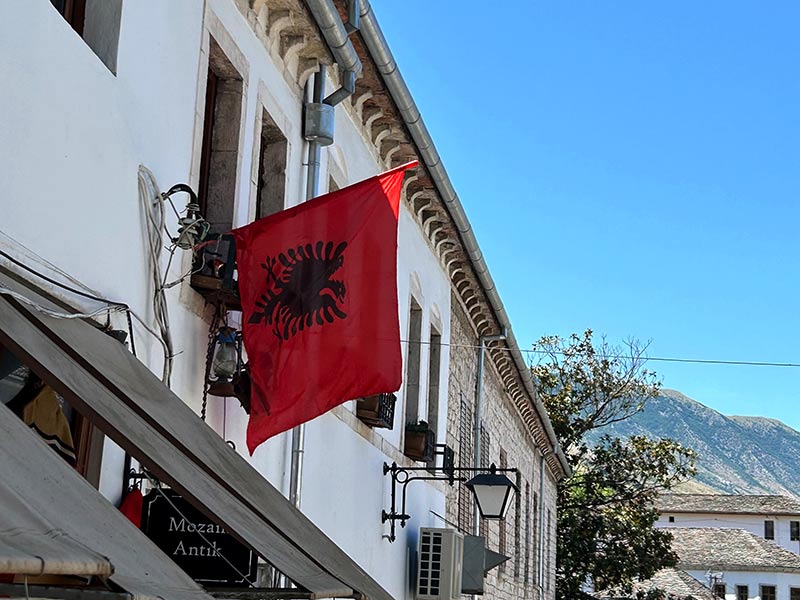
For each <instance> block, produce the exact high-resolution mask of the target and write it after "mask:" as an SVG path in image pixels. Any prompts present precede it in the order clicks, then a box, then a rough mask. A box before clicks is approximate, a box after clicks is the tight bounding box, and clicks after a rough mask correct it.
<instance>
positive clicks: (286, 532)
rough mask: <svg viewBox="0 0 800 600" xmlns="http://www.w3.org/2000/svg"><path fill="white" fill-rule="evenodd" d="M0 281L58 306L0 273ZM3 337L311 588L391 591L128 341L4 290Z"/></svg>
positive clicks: (322, 593)
mask: <svg viewBox="0 0 800 600" xmlns="http://www.w3.org/2000/svg"><path fill="white" fill-rule="evenodd" d="M3 288H6V289H11V290H13V291H14V292H16V293H18V294H23V295H25V296H26V297H27V298H29V299H31V300H32V301H34V302H35V303H37V304H39V305H44V306H48V307H50V308H53V309H56V310H62V311H63V308H61V309H59V308H57V307H55V305H53V304H51V303H50V302H49V301H48V300H46V299H45V298H43V297H42V296H40V295H38V294H37V293H36V292H34V291H33V290H31V289H30V288H29V287H27V286H23V285H21V284H20V283H18V282H17V281H15V280H13V279H11V278H9V277H7V276H5V275H3V274H2V273H0V289H3ZM0 343H2V344H3V345H5V346H6V347H7V348H9V349H10V350H11V351H12V352H13V353H15V354H16V355H17V356H19V357H20V358H21V359H22V360H24V361H25V362H26V363H27V364H28V365H29V366H30V367H31V368H32V369H33V370H34V371H36V373H37V374H38V375H39V376H40V377H41V378H42V379H44V380H45V381H46V382H47V383H48V384H49V385H50V386H51V387H53V388H54V389H55V390H56V391H58V393H59V394H61V395H62V396H64V397H65V398H66V399H67V400H68V401H69V403H70V404H71V405H72V406H74V407H75V408H77V409H78V410H79V411H80V412H81V413H83V414H84V416H86V417H87V418H89V419H90V420H91V421H92V422H94V423H95V425H97V426H98V427H99V428H100V429H101V430H102V431H103V432H104V433H105V434H106V435H107V436H108V437H110V438H111V439H113V440H114V441H115V442H116V443H117V444H119V445H120V446H121V447H122V448H124V449H125V450H126V451H127V452H129V453H130V454H131V455H132V456H133V457H134V458H135V459H136V460H138V461H139V462H140V463H141V464H143V465H144V466H145V467H146V468H147V469H148V470H149V471H151V472H152V473H154V474H155V475H156V476H157V477H158V478H159V479H160V480H161V481H163V482H165V483H168V484H169V485H170V486H171V487H172V488H173V489H175V490H177V491H178V492H179V493H180V494H181V495H182V496H184V497H185V498H186V499H187V500H189V501H190V502H192V503H193V504H195V506H196V507H197V508H198V509H199V510H201V511H203V512H204V513H206V515H207V516H208V517H209V518H211V519H212V520H214V521H215V522H216V523H218V524H219V525H221V526H223V527H225V529H226V530H228V531H230V532H231V533H232V534H233V535H235V536H236V537H238V538H239V539H240V540H241V541H242V542H243V543H245V544H246V545H247V546H249V547H250V548H252V549H253V550H255V551H256V552H257V553H258V554H259V555H260V556H261V557H262V558H264V559H265V560H266V561H268V562H269V563H270V564H272V565H273V566H275V567H276V568H277V569H278V570H279V571H280V572H282V573H283V574H285V575H286V576H287V577H289V578H290V579H291V580H292V581H294V582H295V583H297V584H298V585H300V586H302V587H303V588H305V589H307V590H308V591H309V592H311V594H312V595H313V596H315V597H318V598H333V597H356V598H362V599H369V600H392V596H391V595H390V594H389V593H388V592H386V590H384V589H383V588H382V587H381V586H380V585H379V584H378V583H377V582H376V581H375V580H374V579H372V577H370V576H369V575H368V574H367V573H366V572H365V571H364V570H363V569H362V568H361V567H360V566H359V565H358V564H357V563H356V562H355V561H353V559H352V558H350V557H349V556H348V555H347V554H346V553H345V552H344V551H343V550H342V549H341V548H340V547H339V546H337V545H336V543H334V542H333V541H332V540H331V539H330V538H328V537H327V536H326V535H325V534H324V533H323V532H322V531H320V529H319V528H318V527H316V526H315V525H314V524H313V523H312V522H311V521H310V520H309V519H308V518H307V517H306V516H305V515H303V514H302V513H301V512H300V511H299V510H297V509H296V508H295V507H294V506H292V504H291V503H290V502H289V501H288V500H287V499H286V498H285V497H284V496H283V495H282V494H281V493H280V492H279V491H278V490H276V489H275V488H274V487H273V486H272V485H271V484H270V483H269V482H268V481H267V480H266V479H264V477H262V476H261V474H260V473H258V472H257V471H256V470H255V469H253V467H251V466H250V465H249V464H248V463H247V461H246V460H244V458H242V457H241V456H239V454H237V453H236V452H235V451H234V450H233V449H232V448H231V447H230V446H228V445H227V444H226V443H225V442H224V441H223V440H222V439H221V438H220V437H219V435H217V434H216V433H215V432H214V431H213V430H212V429H211V428H210V427H208V425H206V423H204V422H203V421H202V420H201V419H200V418H199V417H198V416H197V415H196V414H195V413H194V412H193V411H192V410H191V409H190V408H189V407H188V406H187V405H186V404H185V403H184V402H183V401H182V400H181V399H180V398H178V397H177V396H176V395H175V394H173V393H172V391H171V390H169V389H168V388H167V387H166V386H164V385H163V383H162V382H161V381H159V380H158V378H156V377H155V375H153V373H151V372H150V371H149V370H148V369H147V368H146V367H145V366H144V365H143V364H142V363H141V362H139V360H137V359H136V357H134V356H132V355H131V354H130V353H129V352H128V350H127V349H126V348H125V346H124V345H122V344H120V343H119V342H117V341H116V340H114V339H113V338H111V337H110V336H108V335H106V334H104V333H103V332H101V331H99V330H98V329H96V328H95V327H92V326H91V325H90V324H89V323H86V322H84V321H82V320H79V319H58V318H53V317H50V316H48V315H46V314H45V313H43V312H41V311H38V310H36V309H34V308H31V307H30V306H28V305H27V304H25V303H22V302H20V301H19V300H15V299H14V298H12V297H11V296H4V295H2V294H0ZM112 562H113V561H112Z"/></svg>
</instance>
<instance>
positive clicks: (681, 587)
mask: <svg viewBox="0 0 800 600" xmlns="http://www.w3.org/2000/svg"><path fill="white" fill-rule="evenodd" d="M656 588H657V589H659V590H661V591H663V592H665V593H666V594H667V598H680V599H681V600H716V599H715V597H714V594H712V593H711V590H710V589H708V588H707V587H706V586H704V585H703V584H702V583H700V582H699V581H697V580H696V579H695V578H694V577H692V576H691V575H689V574H688V573H687V572H685V571H681V570H680V569H673V568H666V569H661V570H660V571H659V572H658V573H656V574H655V575H653V577H652V578H651V579H647V580H646V581H640V582H638V583H636V584H634V586H633V590H634V591H633V593H632V594H628V595H625V594H620V593H618V592H613V591H604V592H597V593H595V595H594V597H595V598H600V599H603V600H628V599H631V598H635V597H636V592H639V591H641V592H646V591H648V590H652V589H656Z"/></svg>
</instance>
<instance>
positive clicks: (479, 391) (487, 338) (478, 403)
mask: <svg viewBox="0 0 800 600" xmlns="http://www.w3.org/2000/svg"><path fill="white" fill-rule="evenodd" d="M504 339H506V331H505V329H504V330H503V333H498V334H495V335H482V336H481V338H480V341H481V343H480V346H481V347H480V350H479V351H478V352H479V354H478V376H477V377H478V381H477V383H476V385H475V428H474V430H473V435H474V437H473V442H472V447H473V448H474V449H475V452H474V454H475V457H474V460H475V462H474V465H475V467H476V468H480V466H481V457H482V450H483V449H482V448H481V421H482V420H483V361H484V355H485V354H486V342H494V341H498V340H504ZM480 522H481V512H480V510H479V509H478V503H477V502H476V503H475V506H474V507H473V515H472V533H473V534H474V535H480V530H481V529H480Z"/></svg>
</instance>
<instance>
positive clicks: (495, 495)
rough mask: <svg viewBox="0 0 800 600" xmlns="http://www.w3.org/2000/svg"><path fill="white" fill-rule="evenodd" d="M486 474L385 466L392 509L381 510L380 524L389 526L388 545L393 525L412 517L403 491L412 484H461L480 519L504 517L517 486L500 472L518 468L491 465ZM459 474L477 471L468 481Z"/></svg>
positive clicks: (457, 469) (392, 537)
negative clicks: (469, 492)
mask: <svg viewBox="0 0 800 600" xmlns="http://www.w3.org/2000/svg"><path fill="white" fill-rule="evenodd" d="M485 471H486V468H474V467H455V466H452V465H448V466H447V467H445V466H442V467H401V466H399V465H398V464H397V463H392V464H391V465H389V464H386V463H384V464H383V474H384V475H391V478H392V496H391V499H392V506H391V509H390V510H389V511H388V512H387V511H385V510H384V511H382V513H381V521H382V522H384V523H385V522H386V521H389V523H390V525H391V531H390V534H389V535H388V536H386V538H387V539H388V540H389V541H390V542H393V541H395V539H396V537H395V522H396V521H400V527H405V526H406V521H408V520H409V519H410V518H411V515H409V514H408V513H406V488H407V487H408V484H409V483H411V482H412V481H447V482H448V483H449V484H450V485H453V484H454V483H455V482H456V481H460V482H462V483H464V485H466V486H467V487H468V488H469V489H470V490H471V491H472V493H473V494H474V495H475V501H476V502H477V504H478V510H479V512H480V515H481V517H483V518H484V519H502V518H504V517H505V515H506V512H507V511H508V507H509V506H510V504H511V503H510V502H509V500H510V499H511V492H512V491H514V490H516V489H517V487H516V486H515V485H514V483H513V482H512V481H511V480H510V479H509V478H508V477H506V476H505V475H504V474H503V473H511V472H513V473H517V469H514V468H511V469H506V468H502V469H498V468H497V467H496V466H495V465H494V464H492V466H491V467H489V472H488V473H486V472H485ZM461 472H467V473H469V472H471V473H476V472H477V473H479V474H478V475H476V476H475V477H473V478H472V479H470V480H469V481H467V478H466V477H460V476H458V475H456V473H461ZM417 473H419V475H417ZM437 473H441V475H437ZM398 484H399V485H400V486H401V492H402V497H401V501H400V507H399V510H398V507H397V486H398Z"/></svg>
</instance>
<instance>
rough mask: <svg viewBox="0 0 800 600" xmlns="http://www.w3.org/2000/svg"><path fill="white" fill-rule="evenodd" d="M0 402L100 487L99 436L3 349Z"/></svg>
mask: <svg viewBox="0 0 800 600" xmlns="http://www.w3.org/2000/svg"><path fill="white" fill-rule="evenodd" d="M0 402H1V403H3V404H5V405H6V406H7V407H8V408H9V409H10V410H11V411H12V412H14V413H15V414H16V415H17V416H18V417H19V418H21V419H22V420H23V421H25V423H26V424H27V425H28V426H29V427H30V428H31V430H33V431H34V432H35V433H36V434H37V435H39V436H41V438H42V439H43V440H44V441H45V443H46V444H47V445H48V446H49V447H50V448H52V449H53V451H54V452H56V453H57V454H58V455H59V456H61V458H63V459H64V460H66V461H67V462H68V463H69V464H70V465H72V466H73V467H74V468H75V470H76V471H78V472H79V473H80V474H81V475H83V477H84V478H85V479H86V480H87V481H89V483H91V484H92V485H93V486H94V487H97V486H98V485H99V483H100V461H101V458H102V452H103V435H102V433H101V432H100V431H99V430H97V429H95V427H94V426H93V425H92V424H91V423H90V422H89V421H88V420H87V419H85V418H84V417H83V416H82V415H81V414H80V413H78V412H77V411H76V410H74V409H73V407H72V406H71V405H70V404H69V403H68V402H67V401H66V400H65V399H64V398H62V397H61V396H60V395H59V394H58V393H56V391H55V390H53V389H52V388H51V387H49V386H48V385H46V384H45V383H44V382H43V381H42V380H41V379H39V377H38V376H37V375H36V374H34V373H33V372H32V371H31V370H30V369H29V368H28V367H27V366H26V365H24V364H22V363H21V362H19V361H18V360H17V359H16V357H14V355H13V354H11V353H10V352H9V351H8V350H5V349H4V348H3V347H2V346H0Z"/></svg>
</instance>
